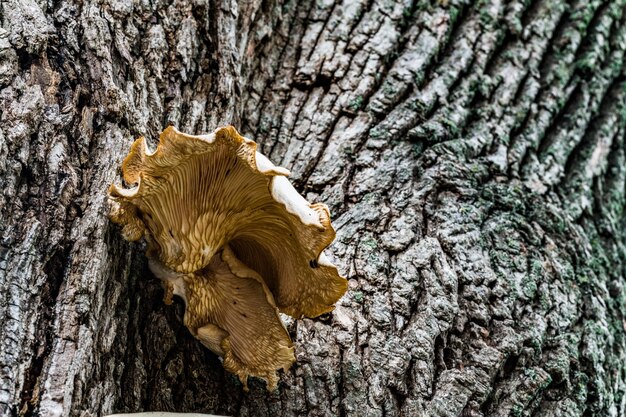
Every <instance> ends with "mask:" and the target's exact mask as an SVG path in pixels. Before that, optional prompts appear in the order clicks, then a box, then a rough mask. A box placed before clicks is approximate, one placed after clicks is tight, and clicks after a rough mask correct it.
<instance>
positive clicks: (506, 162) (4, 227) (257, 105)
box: [0, 0, 626, 417]
mask: <svg viewBox="0 0 626 417" xmlns="http://www.w3.org/2000/svg"><path fill="white" fill-rule="evenodd" d="M0 16H1V24H2V29H0V122H1V123H0V189H1V190H2V192H1V193H0V232H1V240H0V294H2V295H1V296H0V365H1V366H0V414H2V415H42V416H56V415H70V416H97V415H102V414H106V413H110V412H135V411H146V410H162V411H197V412H210V413H215V414H224V415H236V416H279V415H280V416H286V417H289V416H299V415H311V416H422V415H424V416H426V415H428V416H509V415H512V416H593V415H598V416H622V415H626V395H625V392H626V339H625V337H624V336H625V330H624V328H625V326H626V319H625V314H626V313H625V312H626V289H625V288H624V286H625V278H626V246H625V244H626V227H625V226H626V220H625V216H624V206H625V197H624V194H625V183H626V165H625V151H626V149H625V140H624V138H625V132H626V129H625V126H626V98H625V96H626V76H625V75H626V74H625V71H626V69H625V67H624V52H625V50H626V2H625V1H624V0H615V1H614V0H570V1H564V0H512V1H502V0H478V1H469V0H465V1H462V0H461V1H459V0H438V1H435V0H433V1H414V2H410V1H404V2H397V3H394V2H391V1H381V2H375V1H361V2H352V1H346V2H343V3H341V2H338V1H333V0H327V1H311V0H304V1H297V2H296V1H286V2H284V3H282V2H281V0H265V1H260V0H248V1H242V2H240V3H236V2H235V1H218V0H211V1H208V2H206V1H199V0H196V1H183V0H171V1H169V0H154V1H151V2H149V1H133V2H130V1H124V0H100V1H98V0H60V1H56V2H52V1H44V0H3V1H2V2H1V3H0ZM168 123H173V124H174V125H176V126H177V128H178V129H179V130H181V131H184V132H188V133H193V134H195V133H205V132H208V131H211V130H213V129H214V128H215V127H217V126H219V125H223V124H233V125H235V126H236V127H238V128H239V129H240V131H241V132H242V133H243V134H244V135H246V136H248V137H250V138H252V139H254V140H256V141H257V142H258V143H259V145H260V148H261V151H262V152H263V153H265V154H266V155H267V156H268V157H270V159H271V160H272V161H273V162H275V163H276V164H279V165H282V166H284V167H286V168H288V169H290V170H291V171H292V172H293V175H292V179H293V181H294V183H295V184H296V186H297V188H298V189H299V190H300V191H301V192H302V193H303V194H304V195H306V196H307V198H308V199H309V200H310V201H323V202H325V203H327V204H328V205H329V206H330V208H331V212H332V213H333V219H334V224H335V227H336V229H337V232H338V234H337V239H336V242H335V243H334V244H333V245H332V246H331V247H330V249H329V251H328V252H329V256H330V257H331V258H332V259H333V260H334V261H335V262H336V263H337V265H339V268H340V271H341V272H342V273H343V274H344V275H345V276H346V277H347V278H348V279H349V283H350V289H349V291H348V293H347V294H346V295H345V296H344V297H343V298H342V299H341V301H340V302H338V304H337V308H336V310H335V311H334V312H333V313H331V314H328V315H326V316H323V317H321V318H319V319H315V320H309V319H304V320H298V321H290V322H289V325H288V329H289V331H290V333H291V335H292V338H293V340H294V342H295V344H296V346H297V348H296V356H297V363H296V364H295V365H294V366H293V367H292V369H291V370H289V371H288V372H286V373H284V374H282V375H281V382H280V384H279V388H278V390H277V391H275V392H273V393H268V392H266V390H265V386H264V384H263V383H262V382H261V381H258V380H252V381H251V384H250V387H251V389H250V392H249V393H244V392H243V391H242V387H241V384H240V383H239V382H238V381H237V380H236V378H235V377H233V376H232V375H230V374H227V373H225V372H224V371H223V369H222V367H221V365H220V362H219V360H218V358H217V357H216V356H214V355H213V354H212V353H211V352H209V351H208V350H206V349H204V348H203V347H202V346H201V345H200V343H198V342H197V341H196V340H195V339H194V338H193V337H192V336H191V335H190V334H189V333H188V331H187V330H186V329H185V328H184V326H182V311H183V309H182V305H181V304H180V303H178V304H175V305H174V306H165V305H164V304H163V303H162V301H161V298H162V295H163V292H162V289H161V287H160V284H159V283H158V280H157V279H155V278H154V277H153V276H152V275H151V274H150V272H149V270H148V268H147V264H146V258H145V256H144V255H143V252H144V250H143V247H142V245H141V244H129V243H126V242H124V241H123V239H122V238H121V236H120V233H119V229H118V228H117V227H115V226H114V225H112V224H111V223H110V222H109V221H108V219H107V211H108V207H107V199H106V189H107V187H108V185H109V184H110V183H111V182H113V181H115V180H117V179H118V176H119V165H120V162H121V160H122V158H123V156H124V155H125V154H126V152H127V150H128V147H129V145H130V143H131V142H132V140H133V139H135V138H136V137H137V136H139V135H145V136H146V137H147V138H150V140H151V141H152V143H153V144H154V143H155V139H156V138H157V137H158V133H159V132H160V131H161V130H162V129H163V128H164V127H165V126H166V125H167V124H168Z"/></svg>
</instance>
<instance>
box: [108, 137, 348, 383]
mask: <svg viewBox="0 0 626 417" xmlns="http://www.w3.org/2000/svg"><path fill="white" fill-rule="evenodd" d="M122 173H123V177H124V181H125V182H126V184H129V185H132V186H131V187H130V188H127V187H124V186H119V185H115V184H113V185H111V187H110V188H109V196H110V197H111V200H112V205H113V208H112V211H111V220H112V221H114V222H115V223H119V224H121V225H122V226H123V228H122V233H123V236H124V238H125V239H127V240H130V241H134V240H138V239H141V238H142V237H144V238H145V239H146V242H147V246H148V250H147V255H148V257H149V258H150V268H151V270H152V271H153V272H154V273H155V275H156V276H157V277H159V278H160V279H161V280H163V282H164V284H165V289H166V294H165V302H166V303H171V297H172V295H178V296H180V297H182V298H183V300H184V301H185V306H186V308H185V318H184V320H185V326H186V327H187V328H188V329H189V330H190V331H191V333H192V334H193V335H194V336H195V337H197V338H198V339H199V340H200V341H201V342H202V343H203V344H204V345H205V346H207V347H208V348H209V349H211V350H212V351H214V352H215V353H217V354H219V355H221V356H222V357H223V358H224V367H225V368H226V369H227V370H228V371H230V372H232V373H234V374H236V375H238V376H239V378H240V379H241V381H242V382H243V383H244V385H245V384H246V381H247V377H248V375H253V376H258V377H261V378H264V379H266V380H267V381H268V388H269V389H270V390H272V389H274V388H275V386H276V382H277V377H276V370H277V369H280V368H284V369H288V368H289V367H290V366H291V364H292V363H293V361H294V360H295V359H294V354H293V346H292V343H291V340H290V338H289V335H288V333H287V331H286V330H285V328H284V326H283V324H282V322H281V320H280V318H279V316H278V311H281V312H283V313H286V314H289V315H291V316H293V317H296V318H300V317H302V316H308V317H316V316H319V315H320V314H323V313H326V312H328V311H331V310H332V309H333V308H334V303H335V302H336V301H337V300H338V299H339V298H340V297H341V296H342V295H343V293H344V292H345V291H346V288H347V281H346V280H345V279H344V278H342V277H340V276H339V274H338V272H337V268H336V267H335V266H333V265H332V264H331V263H330V262H329V261H328V260H327V258H326V257H325V256H324V253H323V250H324V249H325V248H326V247H327V246H328V245H329V244H330V243H331V242H332V241H333V239H334V237H335V231H334V229H333V228H332V226H331V223H330V214H329V211H328V208H327V207H326V206H325V205H323V204H319V203H318V204H309V203H308V202H307V201H306V200H305V199H304V198H303V197H301V196H300V195H299V194H298V193H297V191H296V190H295V189H294V188H293V186H292V185H291V183H290V182H289V181H288V180H287V178H286V176H287V175H289V171H287V170H286V169H284V168H281V167H277V166H275V165H274V164H272V163H271V162H270V161H269V160H268V159H267V158H266V157H264V156H263V155H261V154H260V153H258V152H256V143H255V142H253V141H251V140H249V139H246V138H244V137H242V136H240V135H239V133H238V132H237V131H236V130H235V129H234V128H233V127H230V126H229V127H224V128H219V129H217V130H216V131H215V132H214V133H213V134H210V135H205V136H191V135H185V134H182V133H180V132H178V131H176V129H174V128H173V127H168V128H167V129H165V130H164V131H163V133H161V136H160V141H159V145H158V147H157V149H156V151H154V152H153V153H151V152H149V151H148V150H147V147H146V142H145V140H144V139H143V138H139V139H137V140H136V141H135V142H134V143H133V145H132V147H131V150H130V152H129V154H128V156H127V157H126V159H125V160H124V162H123V163H122Z"/></svg>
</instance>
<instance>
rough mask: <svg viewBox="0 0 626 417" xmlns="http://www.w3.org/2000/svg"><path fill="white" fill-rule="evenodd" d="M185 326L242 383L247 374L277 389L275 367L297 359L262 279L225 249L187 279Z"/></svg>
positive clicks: (287, 366)
mask: <svg viewBox="0 0 626 417" xmlns="http://www.w3.org/2000/svg"><path fill="white" fill-rule="evenodd" d="M185 282H186V284H187V289H186V299H187V306H186V309H185V326H187V328H189V329H190V330H191V332H192V333H194V335H195V336H196V337H197V338H198V339H200V340H201V341H202V342H203V344H204V345H205V346H207V347H208V348H209V349H211V350H213V351H214V352H216V353H217V354H219V355H221V356H223V357H224V368H225V369H226V370H227V371H229V372H231V373H233V374H235V375H237V376H239V378H240V380H241V381H242V382H243V383H244V385H245V384H246V381H247V378H248V375H253V376H257V377H260V378H264V379H265V380H266V381H267V382H268V388H269V389H270V390H273V389H274V388H276V383H277V381H278V378H277V376H276V370H277V369H281V368H282V369H288V368H289V367H290V366H291V364H292V363H293V362H294V361H295V357H294V349H293V344H292V343H291V339H290V338H289V334H288V333H287V330H286V329H285V327H284V325H283V323H282V321H281V320H280V317H279V315H278V309H277V308H276V304H275V303H274V297H273V296H272V294H271V293H270V292H269V289H268V288H267V286H266V285H265V284H264V283H263V279H262V278H261V277H260V276H259V274H257V273H256V272H254V271H253V270H251V269H250V268H248V267H246V266H245V265H243V264H242V263H241V262H240V261H239V260H238V259H237V258H236V257H235V255H234V254H233V252H232V251H231V250H230V248H229V247H228V246H227V247H225V248H224V251H223V252H221V253H218V254H217V255H215V256H214V257H213V259H212V260H211V262H210V263H209V265H207V267H206V268H204V269H203V270H201V271H198V272H196V273H194V274H190V275H188V276H187V277H186V278H185Z"/></svg>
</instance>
